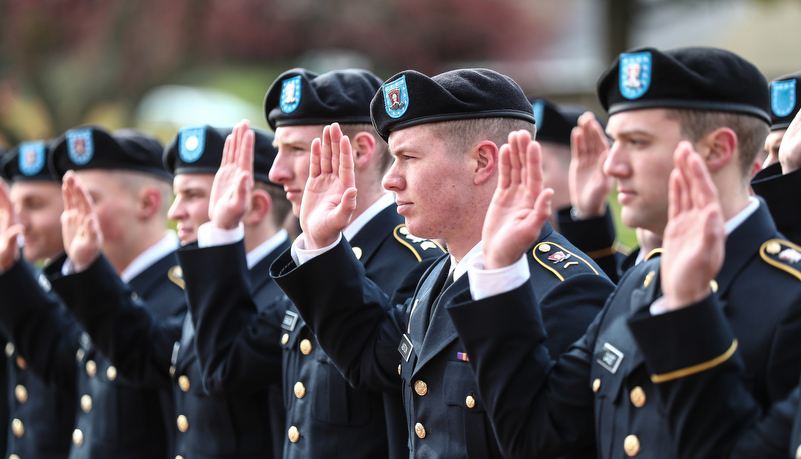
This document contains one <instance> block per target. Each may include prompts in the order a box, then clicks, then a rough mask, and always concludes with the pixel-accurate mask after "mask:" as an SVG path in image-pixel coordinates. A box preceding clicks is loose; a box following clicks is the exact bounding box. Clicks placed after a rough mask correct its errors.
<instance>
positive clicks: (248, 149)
mask: <svg viewBox="0 0 801 459" xmlns="http://www.w3.org/2000/svg"><path fill="white" fill-rule="evenodd" d="M255 142H256V134H255V133H254V132H253V131H252V130H250V129H248V130H246V131H245V133H244V134H243V135H242V145H241V146H240V154H239V170H241V171H244V172H246V173H247V176H248V180H249V183H247V184H246V185H247V186H248V189H250V188H251V187H252V185H253V183H252V179H253V155H254V151H253V149H254V148H253V147H254V144H255Z"/></svg>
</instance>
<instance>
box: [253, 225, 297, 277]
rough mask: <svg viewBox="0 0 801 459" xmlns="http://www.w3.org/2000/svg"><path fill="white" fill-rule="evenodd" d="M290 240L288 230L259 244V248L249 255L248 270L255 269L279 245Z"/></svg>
mask: <svg viewBox="0 0 801 459" xmlns="http://www.w3.org/2000/svg"><path fill="white" fill-rule="evenodd" d="M288 238H289V233H287V232H286V230H281V231H279V232H277V233H275V234H274V235H273V236H272V237H271V238H270V239H267V240H266V241H264V242H262V243H261V244H259V246H258V247H256V248H255V249H253V250H251V251H250V252H248V254H247V260H248V269H253V267H254V266H256V265H257V264H258V263H259V262H260V261H261V260H263V259H264V257H266V256H267V255H269V254H270V252H272V251H273V250H275V249H276V248H277V247H278V246H279V245H281V244H282V243H283V242H284V241H286V240H287V239H288Z"/></svg>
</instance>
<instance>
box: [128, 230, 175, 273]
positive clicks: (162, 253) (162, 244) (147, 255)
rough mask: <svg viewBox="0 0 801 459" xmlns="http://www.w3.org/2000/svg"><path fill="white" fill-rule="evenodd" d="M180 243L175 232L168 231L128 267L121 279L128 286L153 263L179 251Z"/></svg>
mask: <svg viewBox="0 0 801 459" xmlns="http://www.w3.org/2000/svg"><path fill="white" fill-rule="evenodd" d="M179 245H180V242H179V241H178V236H177V235H176V234H175V232H174V231H168V232H167V234H165V235H164V237H163V238H161V240H160V241H159V242H157V243H156V244H154V245H153V246H151V247H150V248H149V249H147V250H145V251H144V252H142V253H140V254H139V256H138V257H136V258H134V260H133V261H132V262H131V263H130V264H128V266H127V267H126V268H125V269H124V270H123V271H122V273H121V274H120V279H122V281H123V282H125V283H126V284H127V283H129V282H130V281H131V280H132V279H134V278H135V277H136V276H138V275H139V274H142V272H144V271H145V270H146V269H147V268H149V267H151V266H152V265H153V263H155V262H157V261H159V260H161V259H162V258H164V257H166V256H167V255H168V254H170V253H172V252H175V251H176V250H177V249H178V246H179Z"/></svg>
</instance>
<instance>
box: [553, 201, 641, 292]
mask: <svg viewBox="0 0 801 459" xmlns="http://www.w3.org/2000/svg"><path fill="white" fill-rule="evenodd" d="M571 210H572V208H570V207H568V208H566V209H560V210H559V212H557V214H556V219H557V221H558V222H559V232H560V233H561V234H562V236H564V237H566V238H567V240H568V241H570V242H572V243H573V244H575V245H576V247H578V248H579V249H581V250H582V251H584V253H585V254H586V255H587V256H588V257H590V258H592V260H593V261H594V262H596V263H597V264H598V266H600V267H601V269H603V271H604V273H605V274H606V275H607V276H609V279H611V280H612V282H615V283H617V282H618V281H619V280H620V278H621V277H622V276H623V273H625V271H626V270H627V269H628V268H630V267H631V266H633V265H634V260H635V259H636V257H637V250H635V251H634V252H632V253H625V252H623V251H621V250H620V248H619V247H618V246H617V243H616V242H615V224H614V221H613V220H612V214H611V212H610V211H609V209H608V208H607V211H606V213H605V214H604V215H603V216H601V217H592V218H586V219H581V220H574V219H573V217H572V215H571ZM632 254H633V256H632V258H629V256H631V255H632Z"/></svg>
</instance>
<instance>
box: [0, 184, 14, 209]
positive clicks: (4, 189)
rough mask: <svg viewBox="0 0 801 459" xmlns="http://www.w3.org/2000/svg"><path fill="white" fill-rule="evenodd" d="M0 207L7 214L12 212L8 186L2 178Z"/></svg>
mask: <svg viewBox="0 0 801 459" xmlns="http://www.w3.org/2000/svg"><path fill="white" fill-rule="evenodd" d="M0 209H2V210H3V211H6V212H8V213H9V214H12V215H13V214H14V204H13V203H12V202H11V197H10V196H9V191H8V186H7V185H6V184H5V182H3V181H2V180H0Z"/></svg>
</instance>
